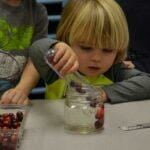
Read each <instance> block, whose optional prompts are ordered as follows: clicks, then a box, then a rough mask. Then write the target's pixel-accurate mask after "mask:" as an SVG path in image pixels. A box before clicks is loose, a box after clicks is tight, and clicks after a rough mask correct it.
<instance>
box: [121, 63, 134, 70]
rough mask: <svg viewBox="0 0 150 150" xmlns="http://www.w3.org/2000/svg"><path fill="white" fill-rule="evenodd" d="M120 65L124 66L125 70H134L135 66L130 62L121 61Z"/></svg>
mask: <svg viewBox="0 0 150 150" xmlns="http://www.w3.org/2000/svg"><path fill="white" fill-rule="evenodd" d="M122 63H123V65H124V67H125V68H127V69H133V68H135V65H134V64H133V63H132V61H123V62H122Z"/></svg>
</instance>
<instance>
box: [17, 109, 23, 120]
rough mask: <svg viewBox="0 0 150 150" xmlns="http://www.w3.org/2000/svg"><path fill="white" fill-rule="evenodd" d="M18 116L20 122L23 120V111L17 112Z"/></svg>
mask: <svg viewBox="0 0 150 150" xmlns="http://www.w3.org/2000/svg"><path fill="white" fill-rule="evenodd" d="M16 116H17V119H18V121H19V122H21V121H22V120H23V112H21V111H18V112H17V113H16Z"/></svg>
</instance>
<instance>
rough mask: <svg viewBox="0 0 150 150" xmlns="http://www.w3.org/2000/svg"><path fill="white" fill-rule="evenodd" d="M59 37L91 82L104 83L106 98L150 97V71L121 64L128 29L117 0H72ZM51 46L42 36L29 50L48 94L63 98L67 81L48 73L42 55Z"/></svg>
mask: <svg viewBox="0 0 150 150" xmlns="http://www.w3.org/2000/svg"><path fill="white" fill-rule="evenodd" d="M57 39H58V40H61V41H64V42H65V43H67V44H69V45H70V46H71V48H72V49H73V50H74V51H75V53H76V54H77V56H78V60H79V72H80V73H81V74H82V75H83V76H84V77H85V78H86V79H87V80H89V82H90V84H93V85H95V86H99V87H102V89H103V101H109V102H111V103H118V102H127V101H134V100H143V99H149V98H150V92H149V89H150V75H149V74H146V73H143V72H140V71H138V70H136V69H134V68H125V67H124V66H123V64H122V61H123V60H124V59H125V58H126V53H127V47H128V42H129V33H128V28H127V23H126V19H125V16H124V13H123V12H122V9H121V8H120V7H119V5H118V4H117V3H116V2H115V1H114V0H79V1H77V0H69V1H68V3H67V5H66V6H65V8H64V11H63V13H62V17H61V21H60V24H59V26H58V31H57ZM38 45H40V47H39V46H38ZM48 49H49V41H48V40H40V41H38V42H37V43H35V44H34V46H33V47H32V50H31V51H30V52H31V53H30V54H31V57H32V60H33V62H34V64H35V66H36V68H37V70H38V71H39V73H40V74H41V75H42V77H43V78H44V79H45V81H46V82H47V85H48V86H47V92H46V96H47V98H48V99H55V98H62V96H63V95H64V91H65V90H64V89H65V81H63V80H56V78H55V77H57V76H56V75H55V76H54V75H53V79H54V80H56V81H55V82H54V80H52V78H49V77H48V75H50V73H51V74H52V71H51V70H50V68H49V67H48V66H47V65H46V64H45V61H44V59H43V56H44V53H45V51H47V50H48ZM35 51H37V54H38V55H37V56H35V55H34V53H35ZM37 59H38V60H37Z"/></svg>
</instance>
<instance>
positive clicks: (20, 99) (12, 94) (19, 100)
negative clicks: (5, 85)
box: [0, 88, 29, 105]
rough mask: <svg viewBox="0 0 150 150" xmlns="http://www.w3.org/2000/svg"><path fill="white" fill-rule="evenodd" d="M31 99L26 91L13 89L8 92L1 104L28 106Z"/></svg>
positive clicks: (2, 98) (0, 101) (3, 96)
mask: <svg viewBox="0 0 150 150" xmlns="http://www.w3.org/2000/svg"><path fill="white" fill-rule="evenodd" d="M28 103H29V98H28V96H27V95H26V94H25V92H24V91H22V90H20V89H17V88H12V89H9V90H8V91H6V92H5V93H4V94H3V95H2V97H1V100H0V104H25V105H26V104H28Z"/></svg>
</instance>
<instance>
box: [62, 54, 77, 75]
mask: <svg viewBox="0 0 150 150" xmlns="http://www.w3.org/2000/svg"><path fill="white" fill-rule="evenodd" d="M75 61H76V58H75V57H74V56H71V57H70V58H69V60H68V61H67V62H66V64H65V65H64V66H63V67H62V69H61V70H60V73H61V74H62V75H64V74H66V73H67V72H68V71H69V70H70V69H71V68H72V66H74V63H75ZM74 71H75V70H74Z"/></svg>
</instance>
